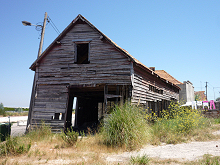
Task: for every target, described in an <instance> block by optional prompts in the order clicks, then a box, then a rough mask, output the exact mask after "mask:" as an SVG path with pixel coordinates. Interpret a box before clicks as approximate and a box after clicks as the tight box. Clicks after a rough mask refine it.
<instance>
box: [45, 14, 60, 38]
mask: <svg viewBox="0 0 220 165" xmlns="http://www.w3.org/2000/svg"><path fill="white" fill-rule="evenodd" d="M47 21H48V23H49V24H50V25H51V26H52V27H53V29H54V30H55V31H56V32H57V34H58V35H59V34H60V31H59V30H58V28H57V27H56V25H55V24H54V23H53V21H52V19H51V18H50V17H49V16H48V17H47Z"/></svg>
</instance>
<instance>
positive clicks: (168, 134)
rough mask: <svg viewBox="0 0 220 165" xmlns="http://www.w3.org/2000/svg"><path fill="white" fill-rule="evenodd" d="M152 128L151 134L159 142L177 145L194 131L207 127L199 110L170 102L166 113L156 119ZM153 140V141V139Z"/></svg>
mask: <svg viewBox="0 0 220 165" xmlns="http://www.w3.org/2000/svg"><path fill="white" fill-rule="evenodd" d="M155 121H156V122H155V123H154V125H153V126H152V133H153V136H154V137H155V138H157V139H158V140H159V141H160V142H166V143H177V142H181V141H184V140H186V137H187V136H188V135H191V134H193V131H194V130H195V129H200V128H203V127H205V126H206V125H207V122H206V120H205V119H204V117H203V116H202V115H201V112H200V111H199V110H195V109H192V108H189V107H183V106H180V104H179V103H175V102H171V104H170V105H169V109H168V110H167V111H165V110H163V112H162V117H161V118H157V119H156V120H155ZM154 140H155V139H154Z"/></svg>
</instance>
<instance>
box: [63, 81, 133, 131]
mask: <svg viewBox="0 0 220 165" xmlns="http://www.w3.org/2000/svg"><path fill="white" fill-rule="evenodd" d="M129 89H130V88H129V86H118V85H111V86H110V85H109V86H107V85H104V84H102V85H97V84H96V85H94V86H93V85H92V86H85V85H83V86H82V85H81V86H80V85H76V86H70V87H69V97H68V98H69V99H68V108H67V113H66V124H65V129H67V128H70V127H72V128H73V130H74V131H78V132H80V131H85V130H87V129H88V128H91V129H92V130H96V128H97V126H98V125H99V123H100V120H101V119H102V118H103V117H104V116H105V115H106V114H108V112H110V111H112V109H114V106H115V104H117V103H118V102H123V101H125V100H126V98H128V96H130V95H129ZM73 108H75V118H74V116H73V115H74V114H72V109H73ZM72 118H74V120H72Z"/></svg>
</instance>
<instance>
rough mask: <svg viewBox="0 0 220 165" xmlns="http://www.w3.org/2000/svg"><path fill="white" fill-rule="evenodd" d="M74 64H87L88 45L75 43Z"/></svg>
mask: <svg viewBox="0 0 220 165" xmlns="http://www.w3.org/2000/svg"><path fill="white" fill-rule="evenodd" d="M75 63H76V64H89V63H90V61H89V43H75Z"/></svg>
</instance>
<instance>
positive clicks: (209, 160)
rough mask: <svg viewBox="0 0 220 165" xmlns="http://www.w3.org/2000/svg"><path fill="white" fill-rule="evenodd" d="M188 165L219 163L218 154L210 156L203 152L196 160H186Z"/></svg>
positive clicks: (217, 164)
mask: <svg viewBox="0 0 220 165" xmlns="http://www.w3.org/2000/svg"><path fill="white" fill-rule="evenodd" d="M185 164H189V165H220V156H212V155H209V154H205V155H204V156H203V158H202V159H200V160H197V161H191V162H187V163H185Z"/></svg>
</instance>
